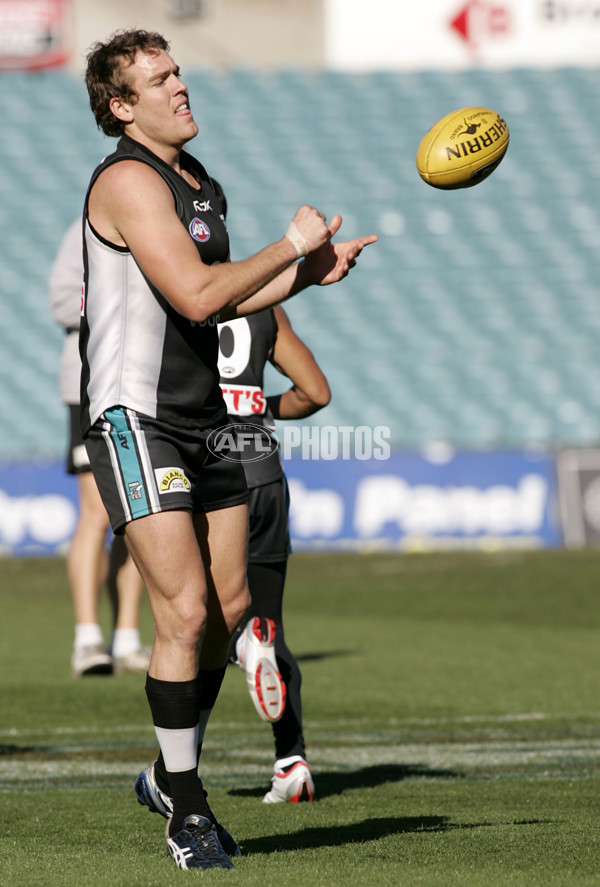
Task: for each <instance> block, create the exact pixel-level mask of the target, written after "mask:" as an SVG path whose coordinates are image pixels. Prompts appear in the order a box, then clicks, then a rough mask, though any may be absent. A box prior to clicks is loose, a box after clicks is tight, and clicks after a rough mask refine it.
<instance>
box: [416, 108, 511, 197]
mask: <svg viewBox="0 0 600 887" xmlns="http://www.w3.org/2000/svg"><path fill="white" fill-rule="evenodd" d="M509 137H510V135H509V131H508V125H507V123H506V120H504V118H503V117H501V116H500V114H498V113H497V112H496V111H491V110H490V109H489V108H461V109H459V110H458V111H452V113H450V114H446V116H445V117H442V119H441V120H438V122H437V123H436V124H434V126H432V127H431V129H430V130H429V131H428V132H427V133H426V134H425V135H424V136H423V138H422V140H421V144H420V145H419V148H418V150H417V170H418V172H419V175H420V176H421V178H422V179H423V181H424V182H427V184H428V185H432V186H433V187H434V188H444V189H446V190H451V189H454V188H470V187H471V186H472V185H477V184H478V183H479V182H481V181H483V179H486V178H487V177H488V176H489V174H490V173H492V172H493V171H494V170H495V169H496V167H497V166H498V164H499V163H500V161H501V160H502V158H503V157H504V155H505V154H506V149H507V148H508V141H509Z"/></svg>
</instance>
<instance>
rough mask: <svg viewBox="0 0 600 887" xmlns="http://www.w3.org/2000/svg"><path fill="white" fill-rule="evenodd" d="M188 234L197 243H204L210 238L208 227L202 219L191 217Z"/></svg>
mask: <svg viewBox="0 0 600 887" xmlns="http://www.w3.org/2000/svg"><path fill="white" fill-rule="evenodd" d="M190 234H191V235H192V237H193V238H194V240H197V241H198V242H199V243H206V241H207V240H210V228H209V227H208V225H207V224H206V222H203V221H202V219H197V218H194V219H192V221H191V222H190Z"/></svg>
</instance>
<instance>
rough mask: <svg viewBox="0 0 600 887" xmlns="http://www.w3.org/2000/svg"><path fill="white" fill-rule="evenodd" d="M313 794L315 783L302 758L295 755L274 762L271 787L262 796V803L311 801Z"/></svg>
mask: <svg viewBox="0 0 600 887" xmlns="http://www.w3.org/2000/svg"><path fill="white" fill-rule="evenodd" d="M314 796H315V784H314V782H313V778H312V774H311V772H310V768H309V766H308V764H307V763H306V761H305V760H304V758H301V757H300V756H299V755H296V756H294V757H293V758H286V759H285V760H283V761H276V762H275V772H274V774H273V779H272V780H271V789H270V791H268V792H267V793H266V795H265V796H264V798H263V804H280V803H282V802H283V801H289V802H290V803H291V804H300V803H302V802H304V801H312V800H313V798H314Z"/></svg>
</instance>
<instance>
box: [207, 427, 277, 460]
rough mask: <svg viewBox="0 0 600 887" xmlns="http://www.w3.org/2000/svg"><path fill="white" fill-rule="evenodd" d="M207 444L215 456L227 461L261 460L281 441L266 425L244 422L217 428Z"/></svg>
mask: <svg viewBox="0 0 600 887" xmlns="http://www.w3.org/2000/svg"><path fill="white" fill-rule="evenodd" d="M206 445H207V446H208V449H209V450H210V452H211V453H212V454H213V456H216V457H217V458H218V459H225V460H226V461H227V462H260V461H262V460H263V459H268V458H269V456H272V455H273V454H274V453H275V452H276V451H277V448H278V446H279V441H278V440H277V438H276V437H275V435H274V434H272V433H271V432H270V431H269V430H268V429H267V428H265V427H264V426H262V425H250V424H248V423H244V424H236V425H225V426H224V427H223V428H217V429H215V431H212V432H211V433H210V434H209V436H208V439H207V441H206Z"/></svg>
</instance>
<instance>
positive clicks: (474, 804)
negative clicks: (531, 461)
mask: <svg viewBox="0 0 600 887" xmlns="http://www.w3.org/2000/svg"><path fill="white" fill-rule="evenodd" d="M286 597H287V600H286V617H287V634H288V642H289V643H290V646H291V647H292V648H293V649H294V650H295V652H296V653H297V655H298V657H299V659H300V661H301V666H302V670H303V675H304V709H305V733H306V738H307V742H308V746H309V756H310V762H311V765H312V767H313V771H314V775H315V781H316V785H317V792H318V798H317V800H316V801H315V803H313V804H304V805H298V806H294V805H274V806H267V805H263V804H261V797H262V794H263V793H264V791H265V790H266V788H267V787H268V784H269V779H270V774H271V768H272V740H271V731H270V728H269V726H268V725H266V724H264V723H262V722H261V721H259V719H258V718H257V716H256V715H255V713H254V709H253V707H252V704H251V702H250V699H249V697H248V695H247V691H246V689H245V682H244V679H243V676H242V674H241V672H239V671H238V670H237V669H235V668H231V669H230V670H229V672H228V675H227V677H226V681H225V684H224V688H223V691H222V693H221V697H220V698H219V701H218V704H217V706H216V708H215V711H214V714H213V718H212V720H211V724H210V725H209V729H208V733H207V741H206V744H205V752H204V756H203V763H202V775H203V778H204V781H205V784H206V786H207V787H208V789H209V798H210V801H211V805H212V806H213V809H215V811H216V812H217V813H218V815H219V817H220V819H221V820H222V821H223V822H224V823H225V824H226V825H227V827H228V828H229V829H230V831H231V832H232V833H233V834H234V835H235V837H236V838H237V839H238V841H239V842H240V844H241V846H242V850H243V854H244V855H243V857H242V858H241V859H239V860H236V867H235V871H233V872H224V871H211V872H206V873H202V874H201V873H197V872H181V871H179V870H178V869H176V868H175V866H174V864H173V863H172V862H171V861H170V860H169V859H168V858H167V857H166V854H165V847H164V838H163V824H164V821H163V820H162V819H160V818H159V817H158V816H151V815H150V814H149V813H148V812H147V811H146V810H145V809H142V808H141V807H139V806H138V804H137V803H136V800H135V797H134V794H133V791H132V786H133V781H134V779H135V776H136V775H137V773H138V772H139V770H140V769H141V768H142V767H144V766H146V765H147V764H148V763H149V762H150V761H151V760H152V759H153V756H154V754H155V749H156V745H155V739H154V733H153V730H152V727H151V724H150V717H149V711H148V708H147V703H146V699H145V695H144V691H143V684H144V679H143V677H141V676H133V675H126V676H119V677H114V678H88V679H83V680H75V679H73V678H72V677H71V676H70V673H69V655H70V647H71V640H72V614H71V606H70V601H69V594H68V589H67V584H66V579H65V565H64V562H62V561H60V560H56V561H54V560H51V561H45V560H40V561H35V560H31V561H19V560H4V561H0V600H1V610H0V612H1V613H2V617H1V619H2V621H1V625H2V628H1V631H2V643H1V645H0V821H1V824H2V828H1V830H0V882H1V883H2V884H6V885H11V887H21V885H23V887H34V885H40V887H42V885H43V887H59V885H60V887H87V885H94V887H120V885H123V887H137V885H139V887H142V885H144V887H148V885H161V887H162V885H171V884H179V883H187V882H189V881H192V880H194V879H197V878H202V879H203V881H204V882H206V883H208V884H216V883H219V884H222V883H225V881H228V882H231V883H235V884H236V885H239V887H246V885H248V887H271V885H272V887H296V885H298V887H300V885H302V887H327V885H348V887H351V885H352V887H354V885H360V887H387V885H398V887H400V885H402V887H412V885H424V887H438V885H439V887H449V885H469V887H471V885H472V887H488V885H490V887H496V885H497V887H500V885H523V887H538V885H539V887H553V885H565V887H579V885H600V729H599V728H600V698H599V682H600V606H599V598H600V552H593V551H582V552H565V551H552V552H535V553H520V552H519V553H517V552H505V553H501V554H500V553H499V554H486V555H484V554H436V555H324V554H323V555H309V554H302V555H301V554H297V555H295V556H294V557H293V558H292V560H291V564H290V574H289V581H288V587H287V591H286ZM103 620H104V622H105V625H107V624H108V609H107V608H106V609H105V610H104V611H103ZM150 625H151V620H150V614H149V611H148V609H147V608H146V609H145V610H144V613H143V635H144V639H145V640H150V637H151V635H150Z"/></svg>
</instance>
